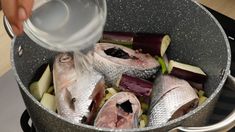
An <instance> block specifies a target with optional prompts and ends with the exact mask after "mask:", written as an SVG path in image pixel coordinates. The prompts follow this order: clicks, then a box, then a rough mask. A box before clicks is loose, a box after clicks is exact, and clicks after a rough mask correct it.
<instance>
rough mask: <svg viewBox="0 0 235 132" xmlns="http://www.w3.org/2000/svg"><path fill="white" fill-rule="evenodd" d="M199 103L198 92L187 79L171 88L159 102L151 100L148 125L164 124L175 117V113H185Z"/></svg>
mask: <svg viewBox="0 0 235 132" xmlns="http://www.w3.org/2000/svg"><path fill="white" fill-rule="evenodd" d="M159 83H163V82H159ZM168 83H169V82H168ZM179 83H181V82H179ZM173 85H175V84H173ZM197 103H198V96H197V94H196V93H195V91H194V89H193V88H192V87H191V86H190V85H189V84H188V83H187V82H186V81H185V83H181V84H180V85H177V86H176V87H175V88H174V89H171V90H170V91H168V92H167V93H165V95H164V96H163V97H162V98H161V99H160V100H159V101H158V102H157V103H155V102H151V104H150V107H151V109H150V115H149V124H148V126H158V125H160V124H164V123H166V122H168V121H169V120H171V119H173V115H174V114H180V115H183V114H185V109H186V110H189V108H187V107H190V106H196V105H197ZM174 118H176V117H174Z"/></svg>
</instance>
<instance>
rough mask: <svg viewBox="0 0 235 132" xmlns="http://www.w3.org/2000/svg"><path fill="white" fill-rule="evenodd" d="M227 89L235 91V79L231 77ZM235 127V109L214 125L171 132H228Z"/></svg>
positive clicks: (183, 128)
mask: <svg viewBox="0 0 235 132" xmlns="http://www.w3.org/2000/svg"><path fill="white" fill-rule="evenodd" d="M225 86H226V87H228V88H230V89H232V90H234V91H235V78H234V77H233V76H232V75H229V76H228V78H227V82H226V84H225ZM233 127H235V109H234V110H233V112H231V113H230V114H229V115H228V116H227V117H226V118H225V119H224V120H222V121H221V122H218V123H216V124H213V125H209V126H204V127H182V126H179V127H176V128H174V129H172V130H170V131H169V132H226V131H228V130H230V129H232V128H233Z"/></svg>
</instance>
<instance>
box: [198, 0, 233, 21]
mask: <svg viewBox="0 0 235 132" xmlns="http://www.w3.org/2000/svg"><path fill="white" fill-rule="evenodd" d="M198 1H199V3H201V4H203V5H204V6H206V7H209V8H211V9H212V10H215V11H217V12H219V13H221V14H223V15H225V16H227V17H230V18H231V19H233V20H235V0H198Z"/></svg>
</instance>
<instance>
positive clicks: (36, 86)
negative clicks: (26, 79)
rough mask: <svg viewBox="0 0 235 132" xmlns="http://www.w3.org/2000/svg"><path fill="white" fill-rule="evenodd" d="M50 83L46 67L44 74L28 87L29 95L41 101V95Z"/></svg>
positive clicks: (49, 75) (50, 79) (50, 77)
mask: <svg viewBox="0 0 235 132" xmlns="http://www.w3.org/2000/svg"><path fill="white" fill-rule="evenodd" d="M51 81H52V75H51V71H50V66H49V65H48V66H47V68H46V70H45V71H44V73H43V74H42V76H41V78H40V79H39V81H37V82H34V83H32V84H31V85H30V87H29V90H30V93H31V94H32V95H33V96H34V97H35V98H36V99H37V100H41V98H42V96H43V94H44V93H45V92H46V91H47V90H48V88H49V86H50V84H51Z"/></svg>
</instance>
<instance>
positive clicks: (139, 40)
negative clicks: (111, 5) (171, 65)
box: [100, 31, 171, 56]
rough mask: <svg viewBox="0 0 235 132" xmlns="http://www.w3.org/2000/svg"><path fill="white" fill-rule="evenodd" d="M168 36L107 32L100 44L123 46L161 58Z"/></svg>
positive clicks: (167, 42)
mask: <svg viewBox="0 0 235 132" xmlns="http://www.w3.org/2000/svg"><path fill="white" fill-rule="evenodd" d="M170 41H171V40H170V36H169V35H167V34H157V33H131V32H107V31H105V32H104V33H103V37H102V38H101V40H100V42H102V43H113V44H119V45H123V46H126V47H129V48H132V49H134V50H140V51H142V52H143V53H149V54H150V55H152V56H156V55H157V56H163V55H164V54H165V52H166V50H167V48H168V46H169V44H170Z"/></svg>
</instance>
